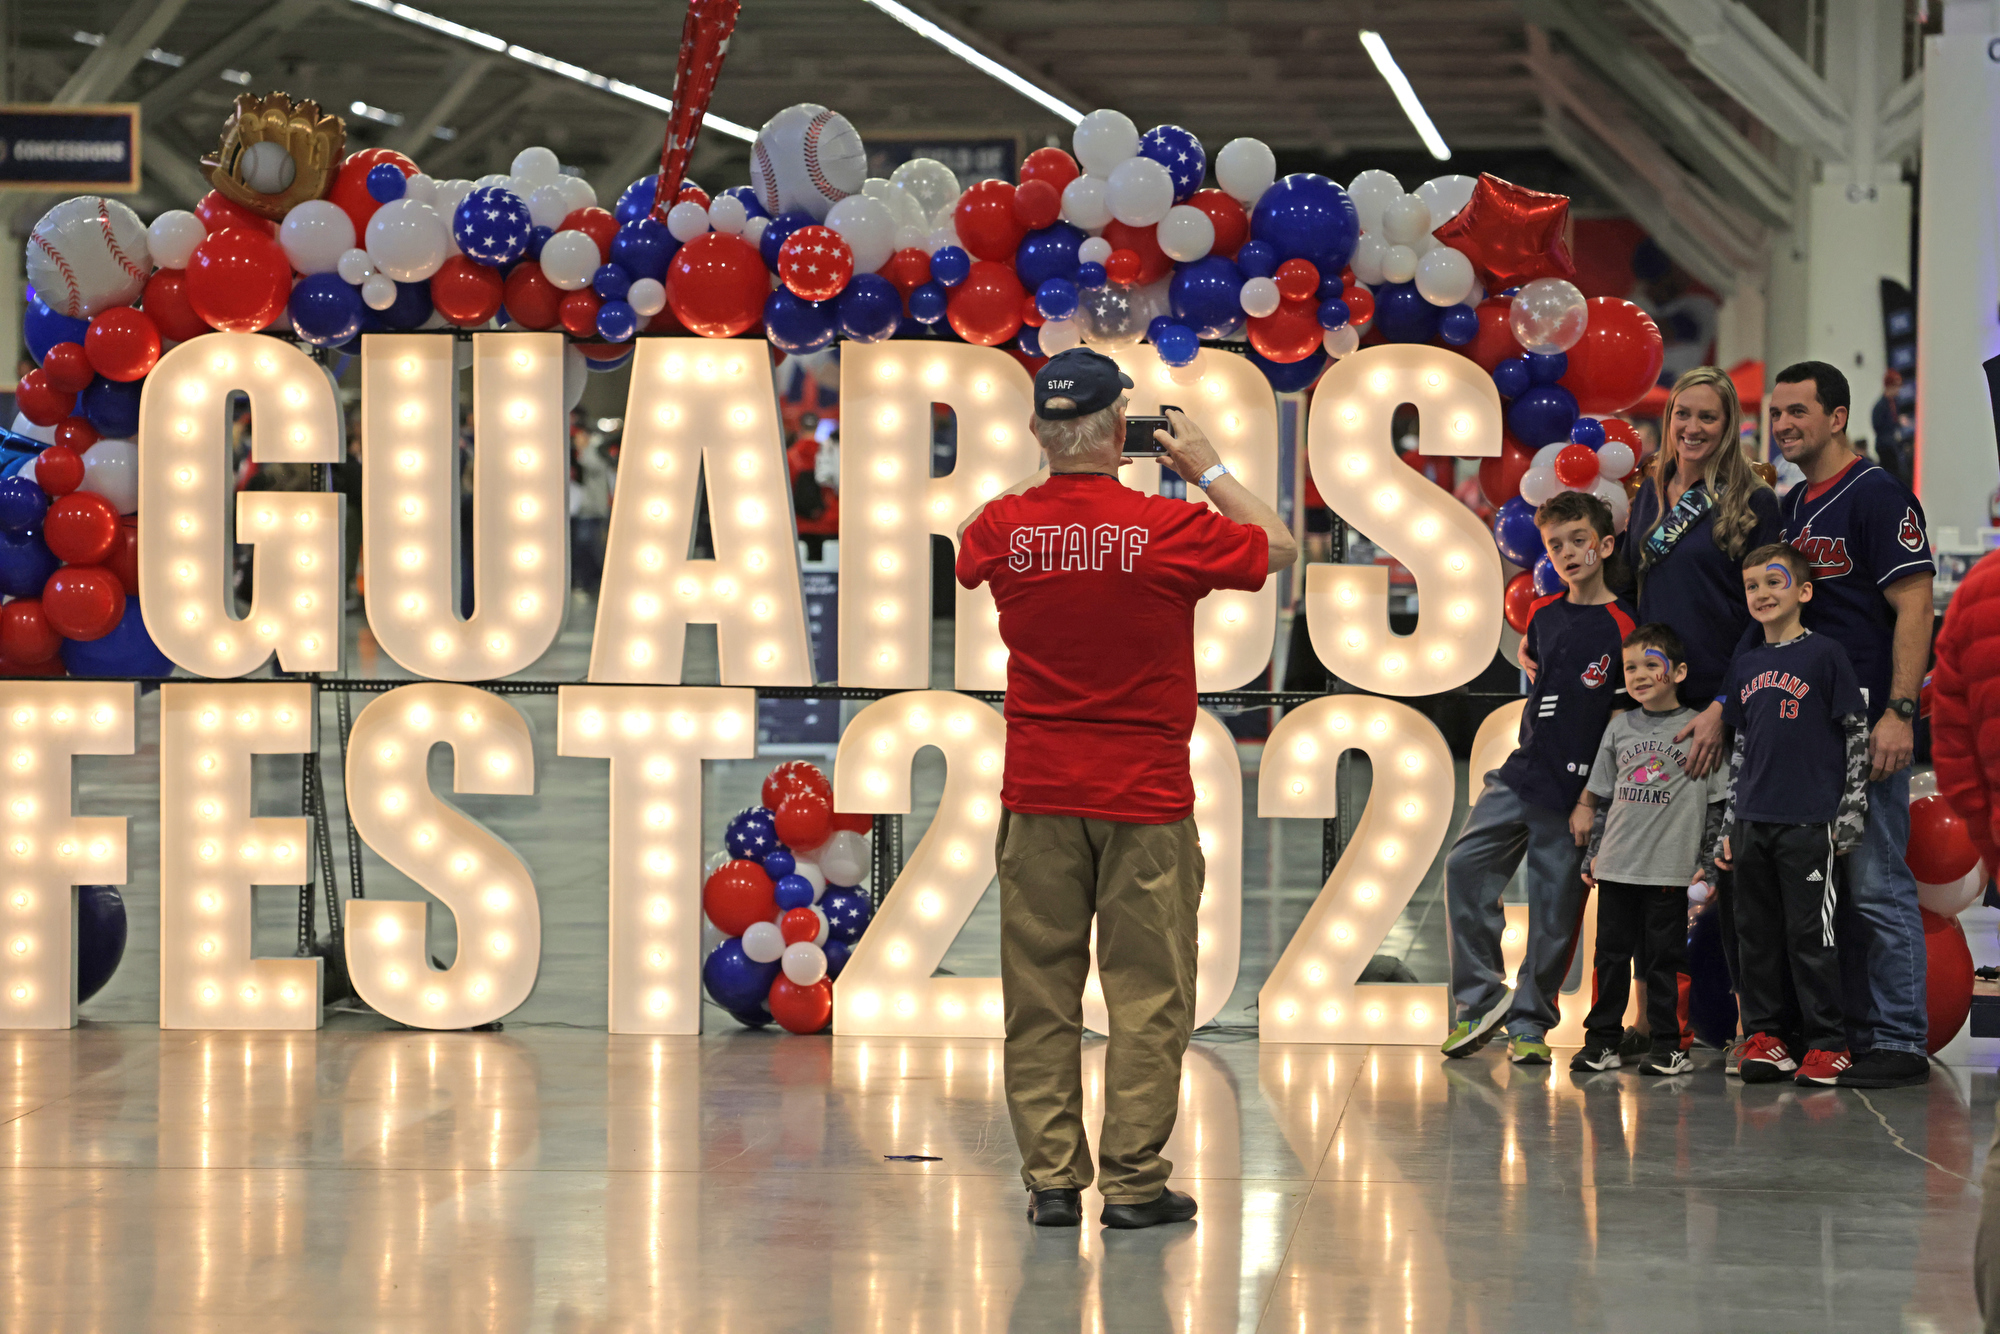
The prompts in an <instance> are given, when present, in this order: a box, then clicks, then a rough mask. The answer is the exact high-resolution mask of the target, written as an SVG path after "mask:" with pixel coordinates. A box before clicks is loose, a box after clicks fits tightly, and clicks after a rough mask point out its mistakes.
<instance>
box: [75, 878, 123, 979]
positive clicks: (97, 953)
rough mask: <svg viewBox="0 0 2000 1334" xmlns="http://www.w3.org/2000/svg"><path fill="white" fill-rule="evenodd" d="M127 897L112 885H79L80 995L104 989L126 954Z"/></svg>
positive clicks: (78, 952) (78, 971)
mask: <svg viewBox="0 0 2000 1334" xmlns="http://www.w3.org/2000/svg"><path fill="white" fill-rule="evenodd" d="M125 930H126V922H125V899H124V896H123V895H121V894H119V892H118V891H117V889H116V888H114V887H113V886H111V885H78V886H77V887H76V998H77V1000H78V1001H87V1000H89V999H90V998H91V997H92V996H95V995H96V994H97V993H98V992H100V991H102V990H104V984H105V983H106V982H109V981H110V980H111V975H112V974H113V973H115V972H117V971H118V964H119V962H120V961H121V960H123V959H124V957H125Z"/></svg>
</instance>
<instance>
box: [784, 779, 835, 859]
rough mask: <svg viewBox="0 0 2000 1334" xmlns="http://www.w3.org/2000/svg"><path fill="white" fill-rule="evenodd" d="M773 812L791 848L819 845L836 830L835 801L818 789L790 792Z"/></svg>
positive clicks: (787, 845) (785, 840)
mask: <svg viewBox="0 0 2000 1334" xmlns="http://www.w3.org/2000/svg"><path fill="white" fill-rule="evenodd" d="M771 814H772V818H773V819H774V820H775V822H776V824H777V826H778V841H779V842H780V843H783V844H784V845H785V846H786V847H788V848H816V847H818V846H819V845H820V844H822V843H824V842H826V840H827V837H828V836H829V835H830V834H832V833H833V803H832V802H831V801H829V800H827V799H826V798H825V797H823V796H821V795H820V794H819V793H817V792H792V793H788V794H786V795H785V796H784V797H783V798H782V799H780V801H779V802H778V805H777V809H776V810H774V811H773V812H772V813H771Z"/></svg>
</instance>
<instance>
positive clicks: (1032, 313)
mask: <svg viewBox="0 0 2000 1334" xmlns="http://www.w3.org/2000/svg"><path fill="white" fill-rule="evenodd" d="M1048 322H1049V317H1048V316H1046V315H1044V314H1042V308H1041V307H1040V306H1038V305H1036V304H1035V296H1034V293H1032V292H1030V293H1029V294H1028V295H1027V296H1026V297H1025V298H1023V300H1022V302H1021V323H1023V324H1025V325H1027V326H1028V327H1029V328H1030V329H1039V328H1041V327H1042V326H1043V325H1044V324H1047V323H1048Z"/></svg>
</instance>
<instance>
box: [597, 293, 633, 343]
mask: <svg viewBox="0 0 2000 1334" xmlns="http://www.w3.org/2000/svg"><path fill="white" fill-rule="evenodd" d="M638 332H639V312H638V311H636V310H634V309H632V303H631V302H629V301H607V302H605V303H604V304H603V305H601V306H599V307H598V308H597V336H598V337H599V338H602V339H603V340H604V341H605V342H607V343H622V342H624V341H626V340H627V339H629V338H630V337H631V336H632V335H633V334H635V333H638Z"/></svg>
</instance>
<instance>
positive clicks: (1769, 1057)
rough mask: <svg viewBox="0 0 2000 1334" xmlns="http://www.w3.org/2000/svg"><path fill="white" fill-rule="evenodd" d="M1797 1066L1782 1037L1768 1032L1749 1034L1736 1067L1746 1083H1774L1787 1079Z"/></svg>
mask: <svg viewBox="0 0 2000 1334" xmlns="http://www.w3.org/2000/svg"><path fill="white" fill-rule="evenodd" d="M1798 1068H1799V1063H1798V1062H1797V1061H1795V1060H1793V1059H1792V1053H1791V1052H1790V1051H1789V1050H1787V1049H1786V1047H1785V1043H1784V1039H1782V1038H1774V1037H1772V1036H1771V1035H1770V1034H1769V1033H1752V1034H1751V1035H1750V1040H1749V1041H1748V1042H1746V1043H1744V1044H1743V1062H1742V1064H1741V1065H1740V1066H1738V1067H1737V1069H1738V1071H1739V1073H1740V1076H1741V1078H1742V1080H1743V1082H1744V1083H1746V1084H1775V1083H1777V1082H1778V1081H1779V1080H1781V1079H1789V1078H1790V1077H1791V1076H1792V1073H1793V1072H1794V1071H1796V1070H1797V1069H1798Z"/></svg>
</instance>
